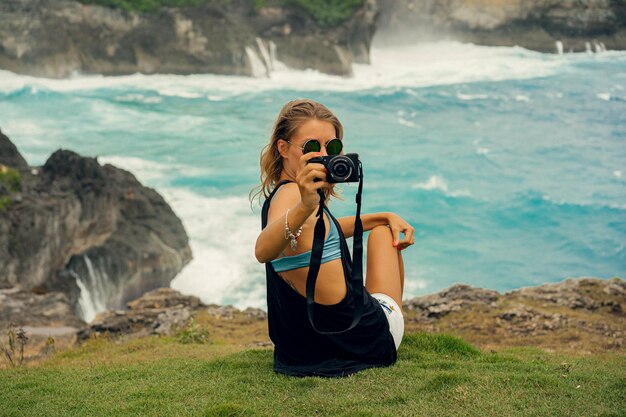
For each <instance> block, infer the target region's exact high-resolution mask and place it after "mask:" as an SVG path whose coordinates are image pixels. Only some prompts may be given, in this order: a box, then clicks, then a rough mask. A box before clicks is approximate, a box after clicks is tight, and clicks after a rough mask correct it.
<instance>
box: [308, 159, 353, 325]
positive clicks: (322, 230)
mask: <svg viewBox="0 0 626 417" xmlns="http://www.w3.org/2000/svg"><path fill="white" fill-rule="evenodd" d="M362 190H363V166H362V165H361V161H359V189H358V191H357V194H356V216H355V220H354V235H353V241H352V245H353V246H352V252H353V259H352V268H351V271H352V276H350V277H347V278H348V280H349V282H348V291H350V290H351V289H352V291H353V294H354V315H353V317H352V323H351V324H350V326H348V327H347V328H346V329H343V330H338V331H331V332H327V331H321V330H318V329H317V328H316V327H315V324H314V322H313V312H314V310H315V284H316V282H317V274H318V272H319V269H320V265H321V261H322V252H323V249H324V237H325V235H326V225H325V224H324V217H323V215H322V214H323V212H324V207H326V205H325V203H324V200H325V197H324V193H323V192H322V190H320V189H318V190H317V192H318V194H319V196H320V205H319V209H318V211H317V214H316V216H317V222H316V223H315V229H314V234H313V248H312V249H311V263H310V265H309V273H308V275H307V279H306V304H307V312H308V315H309V322H310V323H311V326H312V327H313V329H314V330H315V331H316V332H318V333H321V334H338V333H344V332H347V331H348V330H351V329H353V328H354V327H355V326H356V325H357V324H358V323H359V321H360V320H361V316H362V315H363V305H364V296H365V294H364V292H363V224H362V223H361V192H362ZM329 220H330V221H334V219H333V218H332V217H330V218H329ZM341 251H342V262H343V259H344V257H347V258H348V259H350V254H349V253H347V254H346V253H344V251H345V252H347V251H348V247H347V245H343V244H342V245H341ZM344 270H345V269H344ZM347 296H348V294H346V297H347Z"/></svg>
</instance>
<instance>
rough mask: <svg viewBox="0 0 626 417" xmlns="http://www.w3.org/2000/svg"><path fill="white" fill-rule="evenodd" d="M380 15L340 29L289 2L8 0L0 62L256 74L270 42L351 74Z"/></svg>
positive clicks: (107, 70) (1, 5) (287, 55)
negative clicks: (131, 8)
mask: <svg viewBox="0 0 626 417" xmlns="http://www.w3.org/2000/svg"><path fill="white" fill-rule="evenodd" d="M375 16H376V9H375V1H374V0H368V1H367V2H366V4H365V5H364V6H363V7H361V8H360V9H357V11H356V12H355V14H354V15H353V16H352V17H351V18H349V19H348V20H347V21H346V22H344V24H342V25H340V26H337V27H321V26H319V25H318V24H317V23H316V22H315V21H314V20H313V19H312V17H311V16H310V15H309V14H308V13H306V12H305V10H304V9H302V8H301V7H298V6H297V5H294V4H289V3H284V4H282V5H276V6H272V7H260V8H258V7H257V6H256V5H255V2H252V1H208V2H204V4H202V5H200V6H197V7H180V8H161V9H160V10H158V11H154V12H148V13H135V12H127V11H124V10H120V9H111V8H107V7H101V6H95V5H85V4H81V3H79V2H77V1H69V0H3V1H2V2H0V68H3V69H7V70H10V71H13V72H17V73H23V74H30V75H35V76H45V77H67V76H68V75H70V74H72V73H74V72H76V71H78V72H82V73H98V74H105V75H120V74H133V73H136V72H141V73H144V74H154V73H169V74H196V73H215V74H232V75H253V74H254V68H253V57H255V56H256V58H257V60H258V61H259V62H262V65H263V66H264V71H269V70H270V69H271V68H270V66H271V62H266V61H265V60H264V59H263V55H264V53H267V55H270V54H269V50H270V48H269V45H270V42H273V43H274V45H275V46H276V54H277V57H278V58H279V59H280V60H282V61H283V62H284V63H286V64H287V65H288V66H290V67H293V68H314V69H317V70H319V71H322V72H326V73H330V74H337V75H349V74H350V73H351V63H352V61H353V58H352V57H353V56H354V57H355V59H356V61H357V62H367V61H369V45H370V42H371V38H372V35H373V33H374V20H375ZM257 39H260V41H258V40H257Z"/></svg>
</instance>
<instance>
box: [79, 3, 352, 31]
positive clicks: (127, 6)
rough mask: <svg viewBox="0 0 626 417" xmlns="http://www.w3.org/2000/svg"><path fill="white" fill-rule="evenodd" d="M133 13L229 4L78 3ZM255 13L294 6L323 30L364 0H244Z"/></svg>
mask: <svg viewBox="0 0 626 417" xmlns="http://www.w3.org/2000/svg"><path fill="white" fill-rule="evenodd" d="M79 1H81V2H82V3H85V4H98V5H101V6H106V7H113V8H119V9H124V10H128V11H135V12H151V11H155V10H158V9H160V8H162V7H188V6H201V5H203V4H215V5H228V4H230V3H231V2H232V0H79ZM247 1H249V2H250V3H252V4H253V6H254V7H255V8H256V9H260V8H262V7H266V6H281V7H289V6H294V7H297V8H300V9H302V10H304V11H305V12H306V13H308V14H309V15H311V17H312V18H313V19H314V20H315V21H316V23H317V24H319V25H320V26H322V27H332V26H336V25H338V24H340V23H341V22H343V21H345V20H347V19H348V18H349V17H350V16H352V15H353V14H354V11H355V10H356V9H357V8H358V7H359V6H361V5H362V4H363V1H364V0H247Z"/></svg>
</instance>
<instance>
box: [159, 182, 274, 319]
mask: <svg viewBox="0 0 626 417" xmlns="http://www.w3.org/2000/svg"><path fill="white" fill-rule="evenodd" d="M159 191H160V192H161V194H162V195H163V196H164V198H165V199H166V200H167V201H168V203H169V204H171V206H172V208H173V210H174V211H175V212H176V213H177V214H178V215H179V216H180V217H181V219H182V221H183V224H184V225H185V229H186V230H187V233H188V234H189V238H190V246H191V250H192V252H193V260H192V261H191V263H189V264H188V265H187V266H186V267H185V268H184V269H183V271H182V272H181V273H180V274H179V275H178V276H177V277H176V278H175V279H174V280H173V281H172V282H171V284H170V285H171V287H172V288H174V289H176V290H178V291H181V292H182V293H185V294H193V295H195V296H197V297H199V298H200V299H201V300H202V301H203V302H204V303H216V304H225V303H230V304H233V305H235V306H236V307H239V308H244V307H249V306H251V307H260V308H265V278H264V277H265V275H264V273H265V269H264V267H263V265H262V264H259V263H258V262H257V260H256V259H255V258H254V243H255V241H256V237H257V236H258V233H259V232H260V226H259V216H258V214H255V213H253V212H252V211H251V210H250V204H249V202H248V199H247V198H246V197H239V196H232V197H225V198H212V197H205V196H202V195H200V194H197V193H194V192H191V191H188V190H184V189H171V188H169V189H162V190H159Z"/></svg>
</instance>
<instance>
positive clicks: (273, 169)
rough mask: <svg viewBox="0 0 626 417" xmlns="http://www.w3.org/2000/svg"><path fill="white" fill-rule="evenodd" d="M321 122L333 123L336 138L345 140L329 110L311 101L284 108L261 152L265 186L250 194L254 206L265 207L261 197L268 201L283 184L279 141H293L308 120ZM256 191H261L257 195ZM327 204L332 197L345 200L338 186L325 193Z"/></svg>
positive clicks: (262, 183)
mask: <svg viewBox="0 0 626 417" xmlns="http://www.w3.org/2000/svg"><path fill="white" fill-rule="evenodd" d="M312 119H313V120H321V121H324V122H329V123H331V124H332V125H333V126H334V127H335V135H336V137H337V138H339V139H343V126H342V125H341V122H340V121H339V119H338V118H337V116H335V115H334V113H333V112H332V111H330V110H329V109H328V108H327V107H326V106H324V105H323V104H321V103H318V102H317V101H314V100H310V99H299V100H293V101H290V102H288V103H287V104H285V105H284V106H283V108H282V109H281V110H280V113H279V114H278V117H277V118H276V122H275V123H274V128H273V130H272V135H271V136H270V139H269V143H267V145H265V146H264V147H263V150H262V151H261V161H260V162H261V175H260V179H261V184H260V185H258V186H256V187H254V188H253V189H252V190H251V191H250V195H249V198H250V205H252V201H253V200H254V199H255V198H257V197H258V198H259V204H261V194H262V195H263V196H264V197H265V198H267V197H269V195H270V193H271V192H272V190H273V189H274V187H275V186H276V184H277V183H278V182H279V180H280V174H281V173H282V171H283V159H282V156H281V155H280V152H279V151H278V140H279V139H283V140H289V139H291V136H292V135H293V134H294V133H295V132H296V130H298V128H299V127H300V126H301V125H302V124H303V123H304V122H306V121H308V120H312ZM254 190H258V191H257V192H256V193H254V194H253V192H254ZM324 195H325V197H326V202H328V200H329V197H330V196H332V197H335V198H339V199H341V197H340V196H339V194H338V192H337V191H335V187H334V184H331V187H330V189H329V190H324Z"/></svg>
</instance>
